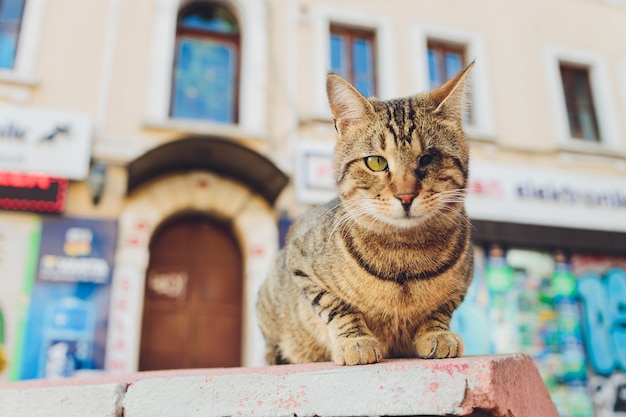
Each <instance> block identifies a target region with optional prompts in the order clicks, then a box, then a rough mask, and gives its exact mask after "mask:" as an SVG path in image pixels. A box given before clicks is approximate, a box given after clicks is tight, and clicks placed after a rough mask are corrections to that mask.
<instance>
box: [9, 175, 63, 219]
mask: <svg viewBox="0 0 626 417" xmlns="http://www.w3.org/2000/svg"><path fill="white" fill-rule="evenodd" d="M68 185H69V181H68V180H67V179H66V178H50V177H48V176H45V175H39V174H22V173H17V172H6V171H0V209H7V210H24V211H41V212H48V213H61V212H62V211H63V209H64V208H65V199H66V196H67V187H68Z"/></svg>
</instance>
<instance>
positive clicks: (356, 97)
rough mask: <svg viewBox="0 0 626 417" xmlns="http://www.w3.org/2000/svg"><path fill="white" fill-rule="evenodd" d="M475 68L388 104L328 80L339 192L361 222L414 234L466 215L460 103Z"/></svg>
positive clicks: (336, 78)
mask: <svg viewBox="0 0 626 417" xmlns="http://www.w3.org/2000/svg"><path fill="white" fill-rule="evenodd" d="M472 66H473V63H471V64H470V65H469V66H468V67H467V68H465V69H464V70H462V71H461V72H459V73H458V74H457V75H455V76H454V77H453V78H451V79H450V80H449V81H448V82H447V83H445V84H444V85H442V86H441V87H439V88H437V89H435V90H433V91H431V92H428V93H422V94H418V95H416V96H412V97H407V98H401V99H395V100H389V101H378V100H377V99H375V98H370V99H366V98H365V97H363V96H362V95H361V94H360V93H359V92H358V91H357V90H356V89H355V88H354V87H352V86H351V85H350V84H349V83H348V82H347V81H346V80H344V79H343V78H341V77H340V76H339V75H336V74H329V75H328V77H327V83H326V87H327V93H328V100H329V103H330V108H331V111H332V114H333V118H334V121H335V128H336V129H337V135H338V138H337V144H336V146H335V156H334V170H335V179H336V182H337V192H338V194H339V198H340V199H341V202H342V204H343V205H344V207H345V209H346V211H349V212H350V213H351V215H352V216H353V218H354V219H355V220H356V221H358V222H360V223H369V224H370V225H374V224H378V225H380V226H383V227H384V226H393V227H398V228H413V227H417V226H419V225H421V224H423V223H424V221H425V220H427V219H431V218H433V216H440V218H441V219H442V220H445V219H448V220H450V221H454V218H455V217H456V216H457V215H460V214H461V213H462V211H463V210H462V208H463V199H464V196H465V188H466V186H467V178H468V163H469V148H468V144H467V140H466V138H465V136H464V134H463V130H462V122H463V111H462V104H463V98H464V87H465V83H466V78H467V75H468V74H469V71H470V69H471V68H472Z"/></svg>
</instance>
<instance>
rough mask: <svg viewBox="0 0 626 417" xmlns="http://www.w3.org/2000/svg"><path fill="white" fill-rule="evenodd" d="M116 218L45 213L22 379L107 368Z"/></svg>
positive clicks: (25, 338) (26, 334)
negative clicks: (53, 216)
mask: <svg viewBox="0 0 626 417" xmlns="http://www.w3.org/2000/svg"><path fill="white" fill-rule="evenodd" d="M116 239H117V222H115V221H110V220H89V219H70V218H61V219H55V218H46V219H44V221H43V224H42V229H41V243H40V249H39V264H38V267H37V273H36V279H35V284H34V287H33V291H32V295H31V303H30V307H29V311H28V321H27V326H26V332H25V337H24V345H23V346H24V347H23V352H22V364H21V374H20V379H31V378H59V377H68V376H72V375H74V374H75V373H77V372H84V371H92V370H95V369H103V368H104V354H105V340H106V332H107V328H108V315H109V300H110V292H111V290H110V289H111V285H110V284H111V277H112V272H113V271H112V270H113V256H114V251H115V243H116Z"/></svg>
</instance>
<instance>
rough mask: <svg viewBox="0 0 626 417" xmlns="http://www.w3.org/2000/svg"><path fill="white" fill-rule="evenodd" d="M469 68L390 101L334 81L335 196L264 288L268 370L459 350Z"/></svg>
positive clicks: (297, 226) (467, 271)
mask: <svg viewBox="0 0 626 417" xmlns="http://www.w3.org/2000/svg"><path fill="white" fill-rule="evenodd" d="M473 65H474V63H473V62H472V63H471V64H470V65H468V66H467V67H466V68H465V69H464V70H462V71H460V72H459V73H458V74H456V75H455V76H454V77H453V78H451V79H450V80H449V81H447V82H446V83H445V84H444V85H442V86H441V87H439V88H437V89H435V90H433V91H431V92H428V93H422V94H418V95H416V96H412V97H407V98H401V99H395V100H389V101H379V100H377V99H375V98H369V99H366V98H365V97H364V96H362V95H361V94H360V93H359V92H358V91H357V90H356V89H355V88H354V87H353V86H352V85H350V84H349V83H348V82H347V81H346V80H344V79H343V78H341V77H340V76H339V75H336V74H329V75H328V76H327V94H328V101H329V104H330V108H331V111H332V115H333V118H334V124H335V129H336V131H337V142H336V145H335V153H334V159H333V166H334V175H335V180H336V185H337V194H338V198H337V199H335V200H333V201H331V202H329V203H328V204H326V205H323V206H318V207H316V208H313V209H312V210H311V211H309V212H308V213H307V214H305V215H304V216H302V217H301V218H299V219H297V220H296V221H295V222H294V224H293V225H292V226H291V228H290V230H289V233H288V236H287V242H286V245H285V247H284V248H282V249H281V250H280V251H279V253H278V254H277V257H276V259H275V261H274V263H273V265H272V267H271V270H270V273H269V275H268V277H267V279H266V280H265V282H264V283H263V284H262V286H261V288H260V291H259V298H258V300H257V313H258V319H259V324H260V327H261V331H262V333H263V335H264V337H265V342H266V351H265V360H266V362H267V363H268V364H270V365H272V364H286V363H304V362H319V361H331V360H332V361H334V362H335V363H336V364H338V365H359V364H369V363H375V362H379V361H380V360H382V359H384V358H398V357H418V358H452V357H458V356H461V355H462V354H463V349H464V346H463V341H462V339H461V337H460V336H459V335H457V334H456V333H453V332H451V331H450V319H451V315H452V312H453V311H454V310H455V309H456V308H457V307H458V306H459V304H460V303H461V302H462V301H463V298H464V296H465V294H466V292H467V288H468V286H469V284H470V283H471V280H472V273H473V250H472V243H471V236H470V235H471V230H470V222H469V219H468V217H467V215H466V212H465V208H464V197H465V191H466V186H467V180H468V164H469V148H468V143H467V140H466V138H465V136H464V134H463V130H462V120H463V111H462V104H463V99H464V88H465V84H466V79H467V75H468V74H469V72H470V70H471V68H472V66H473Z"/></svg>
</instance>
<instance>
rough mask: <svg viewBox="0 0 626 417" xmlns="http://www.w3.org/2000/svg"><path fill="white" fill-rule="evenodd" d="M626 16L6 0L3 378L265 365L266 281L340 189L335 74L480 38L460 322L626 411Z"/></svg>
mask: <svg viewBox="0 0 626 417" xmlns="http://www.w3.org/2000/svg"><path fill="white" fill-rule="evenodd" d="M625 40H626V1H625V0H529V1H525V2H521V1H511V0H475V1H471V2H470V1H459V0H439V1H430V2H428V1H422V0H411V1H409V0H404V1H400V0H387V1H384V2H381V1H377V0H332V1H331V0H215V1H209V0H205V1H185V0H132V1H123V0H87V1H85V0H0V208H1V210H0V346H1V351H0V367H2V366H3V365H5V366H4V367H5V369H4V372H3V373H2V374H0V380H4V381H6V380H9V381H13V380H19V379H31V378H55V377H68V376H72V375H77V374H85V373H102V372H107V373H111V372H133V371H137V370H149V369H172V368H188V367H221V366H257V365H262V363H263V361H262V358H263V341H262V337H261V335H260V332H259V330H258V329H257V324H256V318H255V314H254V304H255V300H256V293H257V290H258V288H259V286H260V284H261V282H262V281H263V279H264V277H265V273H266V271H267V269H268V267H269V265H270V263H271V262H272V258H273V256H274V255H275V253H276V252H277V250H278V249H279V248H280V246H281V245H282V244H283V243H282V242H283V241H284V235H285V233H286V230H287V228H288V226H289V225H290V223H291V222H292V220H293V219H294V218H295V217H296V216H297V215H298V214H300V213H301V212H303V211H304V210H306V209H307V208H308V207H310V206H311V205H312V204H317V203H323V202H325V201H327V200H328V199H330V198H332V197H333V196H334V190H333V188H334V185H333V184H334V180H333V174H332V166H331V155H332V149H333V144H334V138H335V131H334V128H333V124H332V119H331V115H330V112H329V110H328V106H327V102H326V92H325V76H326V73H327V72H328V71H329V70H331V71H334V72H336V73H339V74H341V75H343V76H344V77H345V78H347V79H348V80H350V81H351V82H352V83H354V85H355V86H356V87H357V88H358V89H359V90H360V91H361V92H362V93H363V94H365V95H367V96H376V97H378V98H380V99H389V98H394V97H399V96H407V95H411V94H415V93H417V92H421V91H426V90H429V89H431V88H434V87H436V86H438V85H440V84H441V83H442V82H444V81H445V80H446V79H448V78H449V77H450V76H451V75H453V74H455V73H456V72H457V71H458V70H460V69H461V68H463V67H464V66H465V65H466V64H468V63H469V62H470V61H472V60H476V66H475V67H474V69H473V71H472V72H473V73H472V79H471V89H470V92H469V94H468V96H469V97H468V98H469V101H470V102H471V106H468V108H467V109H466V110H467V111H466V116H465V131H466V134H467V137H468V140H469V142H470V146H471V151H472V162H471V181H470V185H469V193H468V197H467V209H468V213H469V215H470V217H471V219H472V222H473V224H474V230H473V232H474V242H475V245H476V249H475V260H476V262H475V264H476V271H475V280H474V284H473V286H472V288H471V289H470V292H469V294H468V297H467V298H466V301H465V302H464V304H463V306H462V307H461V308H460V309H459V310H458V311H457V312H456V313H455V317H454V323H453V325H454V328H455V329H456V330H457V331H459V332H460V333H461V334H462V335H463V337H464V339H465V341H466V345H467V354H484V353H508V352H526V353H528V354H530V355H531V356H532V357H533V358H534V359H535V361H536V364H537V366H538V368H539V370H540V373H541V374H542V376H543V378H544V381H545V382H546V384H547V386H548V388H549V390H550V392H551V393H552V396H553V399H554V401H555V402H556V403H557V406H558V407H559V410H560V412H561V414H562V416H568V417H573V416H579V417H582V416H596V417H601V416H602V417H604V416H626V373H625V372H626V272H625V270H626V42H625ZM3 359H5V360H6V363H5V361H4V360H3Z"/></svg>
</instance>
